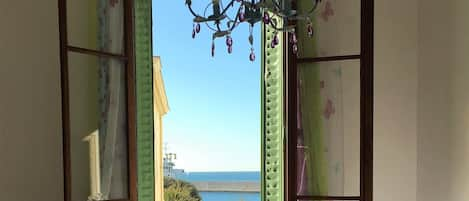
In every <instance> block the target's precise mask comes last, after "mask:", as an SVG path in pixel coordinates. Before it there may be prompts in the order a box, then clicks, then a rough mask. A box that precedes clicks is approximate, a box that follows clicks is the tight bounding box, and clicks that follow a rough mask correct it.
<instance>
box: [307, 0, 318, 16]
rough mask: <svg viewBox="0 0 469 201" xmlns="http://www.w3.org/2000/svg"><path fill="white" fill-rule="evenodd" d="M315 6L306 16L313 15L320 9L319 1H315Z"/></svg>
mask: <svg viewBox="0 0 469 201" xmlns="http://www.w3.org/2000/svg"><path fill="white" fill-rule="evenodd" d="M314 2H315V3H314V6H313V7H312V8H311V10H309V12H308V13H307V14H306V15H307V16H309V15H311V14H313V12H314V11H315V10H316V8H317V7H318V4H319V0H314Z"/></svg>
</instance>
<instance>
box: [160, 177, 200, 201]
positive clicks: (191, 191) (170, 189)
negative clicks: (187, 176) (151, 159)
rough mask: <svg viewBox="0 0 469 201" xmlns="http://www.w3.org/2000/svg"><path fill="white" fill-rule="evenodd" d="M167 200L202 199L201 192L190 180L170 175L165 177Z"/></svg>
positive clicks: (198, 200) (186, 200)
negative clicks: (178, 178) (170, 176)
mask: <svg viewBox="0 0 469 201" xmlns="http://www.w3.org/2000/svg"><path fill="white" fill-rule="evenodd" d="M164 200H165V201H201V200H202V198H201V197H200V195H199V192H198V191H197V189H196V188H195V186H194V185H192V184H191V183H189V182H186V181H182V180H177V179H173V178H169V177H165V178H164Z"/></svg>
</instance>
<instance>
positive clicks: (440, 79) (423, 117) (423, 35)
mask: <svg viewBox="0 0 469 201" xmlns="http://www.w3.org/2000/svg"><path fill="white" fill-rule="evenodd" d="M435 13H438V14H437V15H436V14H435ZM451 13H452V12H451V10H450V5H449V4H447V3H446V2H445V3H442V2H441V1H438V0H420V2H419V80H418V82H419V87H418V144H417V148H418V161H417V164H418V172H417V175H418V190H417V196H418V197H417V200H418V201H441V200H453V199H448V198H449V189H450V186H449V184H450V182H449V179H448V178H449V176H450V172H449V170H450V169H449V147H450V144H449V142H450V141H449V130H448V129H449V123H450V119H449V117H450V116H449V113H448V111H449V108H450V107H449V103H450V100H449V95H450V91H449V90H448V89H449V79H450V77H449V76H450V71H449V69H450V66H451V62H452V59H451V58H450V57H451V55H452V53H451V52H452V51H453V50H452V49H451V48H450V47H449V45H448V40H449V39H450V37H449V31H450V26H451V24H452V22H451V19H450V18H449V16H451ZM463 200H464V199H463Z"/></svg>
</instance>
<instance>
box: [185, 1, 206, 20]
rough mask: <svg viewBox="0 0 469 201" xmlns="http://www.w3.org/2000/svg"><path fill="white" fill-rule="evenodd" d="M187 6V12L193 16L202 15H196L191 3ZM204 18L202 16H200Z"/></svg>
mask: <svg viewBox="0 0 469 201" xmlns="http://www.w3.org/2000/svg"><path fill="white" fill-rule="evenodd" d="M187 8H189V12H190V13H191V14H192V15H193V16H194V17H202V16H200V15H198V14H197V13H195V12H194V10H193V9H192V5H189V4H187ZM202 18H204V17H202Z"/></svg>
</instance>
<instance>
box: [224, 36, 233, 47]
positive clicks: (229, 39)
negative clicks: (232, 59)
mask: <svg viewBox="0 0 469 201" xmlns="http://www.w3.org/2000/svg"><path fill="white" fill-rule="evenodd" d="M226 45H227V46H232V45H233V39H232V38H231V36H226Z"/></svg>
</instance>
